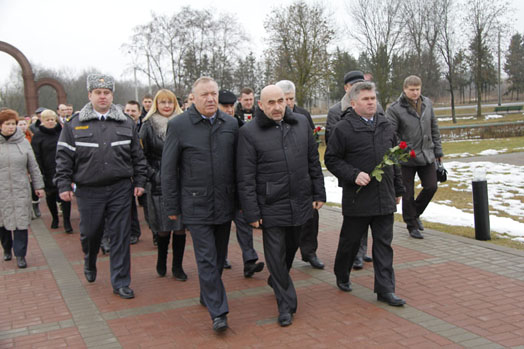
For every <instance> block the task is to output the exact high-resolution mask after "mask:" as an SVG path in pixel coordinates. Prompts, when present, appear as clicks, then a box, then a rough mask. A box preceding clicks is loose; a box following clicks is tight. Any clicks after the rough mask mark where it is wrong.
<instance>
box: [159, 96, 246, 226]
mask: <svg viewBox="0 0 524 349" xmlns="http://www.w3.org/2000/svg"><path fill="white" fill-rule="evenodd" d="M237 140H238V123H237V121H236V120H235V119H234V118H233V117H232V116H229V115H227V114H226V113H224V112H222V111H220V110H218V111H217V114H216V119H215V121H214V123H213V124H212V125H211V124H210V122H209V121H208V120H204V119H203V117H202V115H201V114H200V112H199V111H198V110H197V109H196V107H195V105H194V104H193V105H192V106H191V107H190V108H189V109H187V110H186V111H185V112H184V113H182V114H180V115H178V116H177V117H175V118H173V119H172V120H170V121H169V123H168V126H167V135H166V140H165V144H164V151H163V153H162V169H161V183H162V194H163V197H164V203H165V208H166V211H167V213H168V215H169V216H172V215H179V214H182V215H183V217H184V224H222V223H226V222H228V221H231V220H232V219H233V214H234V210H235V207H236V205H235V201H236V200H235V198H236V195H235V192H236V188H235V154H236V145H237Z"/></svg>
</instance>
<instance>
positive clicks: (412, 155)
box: [409, 150, 417, 158]
mask: <svg viewBox="0 0 524 349" xmlns="http://www.w3.org/2000/svg"><path fill="white" fill-rule="evenodd" d="M409 157H411V158H416V157H417V154H415V151H414V150H412V151H410V152H409Z"/></svg>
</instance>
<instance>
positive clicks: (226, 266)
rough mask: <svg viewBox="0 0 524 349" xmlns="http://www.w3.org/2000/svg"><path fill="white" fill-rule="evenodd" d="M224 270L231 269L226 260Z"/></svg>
mask: <svg viewBox="0 0 524 349" xmlns="http://www.w3.org/2000/svg"><path fill="white" fill-rule="evenodd" d="M224 269H231V263H229V261H228V260H227V259H226V261H225V262H224Z"/></svg>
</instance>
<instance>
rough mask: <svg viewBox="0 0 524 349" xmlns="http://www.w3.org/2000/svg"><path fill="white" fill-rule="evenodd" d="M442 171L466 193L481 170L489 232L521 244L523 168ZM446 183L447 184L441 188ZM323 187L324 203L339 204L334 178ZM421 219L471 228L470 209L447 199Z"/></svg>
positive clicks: (478, 166)
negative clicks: (485, 188) (505, 215)
mask: <svg viewBox="0 0 524 349" xmlns="http://www.w3.org/2000/svg"><path fill="white" fill-rule="evenodd" d="M446 169H447V170H448V181H449V182H453V185H454V187H452V190H456V191H466V192H471V191H472V186H471V182H472V180H473V178H474V175H473V174H474V172H475V173H478V172H479V170H480V172H484V171H485V173H486V180H487V182H488V198H489V205H490V206H491V207H492V212H490V227H491V230H492V231H495V232H497V233H501V234H507V235H510V236H512V237H514V238H516V240H519V241H524V202H523V200H522V199H521V198H522V197H524V166H514V165H509V164H499V163H492V162H470V163H463V162H458V161H450V162H446ZM446 184H448V183H445V184H444V185H446ZM325 185H326V192H327V200H328V202H333V203H338V204H341V203H342V188H340V187H338V181H337V179H336V178H335V177H332V176H331V177H328V176H326V177H325ZM516 197H518V198H516ZM472 200H473V198H472ZM397 211H398V212H402V205H398V206H397ZM468 211H469V212H468ZM498 212H504V213H506V214H507V215H510V216H513V217H516V219H512V218H508V217H498V216H497V215H496V213H498ZM422 219H424V220H426V221H429V222H437V223H442V224H447V225H459V226H466V227H474V216H473V213H471V209H467V210H460V209H458V208H456V207H453V206H452V202H451V201H450V200H445V201H440V202H431V203H430V204H429V206H428V208H427V209H426V211H425V212H424V214H423V215H422ZM519 220H520V221H522V222H519Z"/></svg>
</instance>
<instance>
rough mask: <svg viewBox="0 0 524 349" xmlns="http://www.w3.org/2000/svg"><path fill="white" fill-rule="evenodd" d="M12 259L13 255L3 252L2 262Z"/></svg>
mask: <svg viewBox="0 0 524 349" xmlns="http://www.w3.org/2000/svg"><path fill="white" fill-rule="evenodd" d="M12 258H13V255H12V254H11V252H5V251H4V261H10V260H11V259H12Z"/></svg>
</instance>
